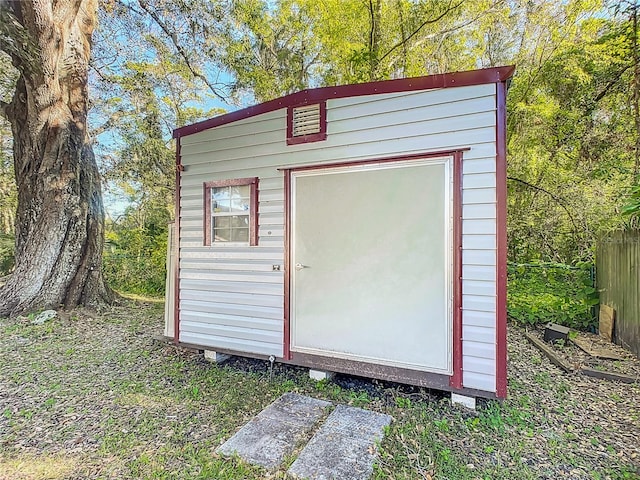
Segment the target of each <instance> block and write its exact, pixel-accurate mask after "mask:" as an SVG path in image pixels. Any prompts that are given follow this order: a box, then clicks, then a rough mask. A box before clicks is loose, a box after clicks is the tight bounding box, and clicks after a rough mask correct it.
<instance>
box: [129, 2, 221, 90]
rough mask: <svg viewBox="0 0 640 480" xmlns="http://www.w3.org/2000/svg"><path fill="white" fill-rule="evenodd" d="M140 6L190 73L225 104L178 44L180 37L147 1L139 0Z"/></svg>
mask: <svg viewBox="0 0 640 480" xmlns="http://www.w3.org/2000/svg"><path fill="white" fill-rule="evenodd" d="M138 5H140V8H142V9H143V10H144V11H145V12H147V14H148V15H149V16H150V17H151V18H152V19H153V21H154V22H155V23H156V24H157V25H158V26H159V27H160V28H161V29H162V31H163V32H164V33H165V35H166V36H167V37H169V38H170V39H171V43H173V46H174V47H175V48H176V51H177V52H178V54H179V55H180V56H181V57H182V59H183V60H184V63H185V65H186V66H187V68H188V69H189V71H190V72H191V74H192V75H193V76H194V77H196V78H199V79H200V80H202V81H203V82H204V83H205V85H206V86H207V87H209V90H211V93H213V94H214V95H215V96H216V97H218V98H219V99H220V100H222V101H223V102H226V101H227V99H226V98H224V97H223V96H222V95H220V94H219V93H218V91H217V90H216V88H215V87H214V85H213V84H212V83H211V82H210V81H209V80H208V79H207V77H206V76H205V75H204V74H203V73H202V72H201V71H200V70H198V69H197V68H195V67H194V66H193V65H192V64H191V60H190V59H189V55H188V53H187V52H186V50H185V49H184V48H182V45H180V43H178V36H177V35H176V34H175V33H174V32H172V31H171V30H170V29H169V27H168V25H167V24H166V23H164V22H163V21H162V19H161V18H160V16H159V15H158V14H157V13H156V12H155V11H153V10H152V9H151V8H149V5H148V4H147V2H146V0H138Z"/></svg>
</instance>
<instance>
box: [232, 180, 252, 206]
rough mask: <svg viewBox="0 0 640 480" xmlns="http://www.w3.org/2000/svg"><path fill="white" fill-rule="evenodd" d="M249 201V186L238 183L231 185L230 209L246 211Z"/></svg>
mask: <svg viewBox="0 0 640 480" xmlns="http://www.w3.org/2000/svg"><path fill="white" fill-rule="evenodd" d="M250 203H251V186H250V185H238V186H235V187H231V204H230V207H231V211H233V212H248V211H249V208H250V207H249V205H250Z"/></svg>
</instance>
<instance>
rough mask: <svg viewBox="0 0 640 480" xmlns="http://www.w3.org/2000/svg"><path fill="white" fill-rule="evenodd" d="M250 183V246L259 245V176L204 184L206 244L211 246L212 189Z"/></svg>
mask: <svg viewBox="0 0 640 480" xmlns="http://www.w3.org/2000/svg"><path fill="white" fill-rule="evenodd" d="M242 185H249V186H250V188H251V191H250V194H249V196H250V199H249V203H250V204H251V207H250V208H249V246H251V247H255V246H256V245H258V177H250V178H232V179H227V180H213V181H211V182H204V183H203V184H202V201H203V205H202V210H203V212H204V222H203V228H204V232H203V233H204V245H205V246H211V200H210V199H211V189H212V188H217V187H236V186H242Z"/></svg>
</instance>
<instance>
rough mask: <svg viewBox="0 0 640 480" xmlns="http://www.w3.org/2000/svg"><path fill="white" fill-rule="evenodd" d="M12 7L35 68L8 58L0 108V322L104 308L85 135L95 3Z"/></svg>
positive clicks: (42, 1) (68, 0)
mask: <svg viewBox="0 0 640 480" xmlns="http://www.w3.org/2000/svg"><path fill="white" fill-rule="evenodd" d="M9 8H10V9H11V10H12V13H13V15H14V16H15V18H16V19H17V21H18V22H19V23H20V24H21V25H22V27H23V28H24V31H26V32H27V34H28V36H29V38H30V39H31V40H32V41H33V43H34V46H33V48H32V52H31V56H35V58H36V59H37V65H36V64H34V62H27V61H25V59H24V57H22V58H21V57H20V56H19V55H17V54H15V53H12V60H13V63H14V65H15V66H16V67H17V68H18V70H19V71H20V78H19V80H18V83H17V86H16V90H15V94H14V96H13V99H12V101H11V103H10V104H9V105H8V106H7V107H6V108H5V109H4V110H5V114H6V116H7V118H8V120H9V122H10V123H11V127H12V132H13V155H14V166H15V176H16V184H17V187H18V211H17V215H16V265H15V270H14V272H13V273H12V275H11V276H10V277H9V279H8V281H7V283H6V284H5V285H4V286H3V287H1V288H0V315H15V314H17V313H20V312H24V311H31V310H35V309H38V308H51V307H52V308H59V307H61V306H62V307H64V308H72V307H75V306H77V305H80V304H82V305H90V306H92V305H96V304H99V303H102V302H104V301H110V300H112V298H113V294H112V292H111V291H110V290H109V289H108V288H107V287H106V286H105V283H104V280H103V277H102V270H101V264H102V246H103V244H104V208H103V204H102V192H101V185H100V175H99V173H98V168H97V165H96V161H95V158H94V155H93V150H92V148H91V144H90V143H89V141H88V136H87V69H88V61H89V55H90V49H91V35H92V33H93V29H94V25H95V21H96V12H97V2H96V0H75V1H74V0H59V1H57V2H51V1H50V0H29V1H27V0H22V1H19V2H11V3H10V4H9Z"/></svg>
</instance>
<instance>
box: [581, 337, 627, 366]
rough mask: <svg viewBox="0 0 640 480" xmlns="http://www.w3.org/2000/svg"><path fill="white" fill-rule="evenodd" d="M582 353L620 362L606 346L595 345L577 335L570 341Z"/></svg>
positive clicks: (616, 355) (620, 358)
mask: <svg viewBox="0 0 640 480" xmlns="http://www.w3.org/2000/svg"><path fill="white" fill-rule="evenodd" d="M571 341H572V342H573V343H575V344H576V345H577V346H578V347H579V348H580V349H581V350H582V351H584V352H586V353H588V354H589V355H591V356H592V357H597V358H605V359H608V360H622V357H621V356H620V355H618V354H617V353H616V352H614V351H613V348H608V346H607V345H606V344H602V343H600V344H597V343H596V342H595V341H594V340H592V339H590V338H588V337H586V336H584V335H580V334H578V336H577V337H575V338H573V339H571Z"/></svg>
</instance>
